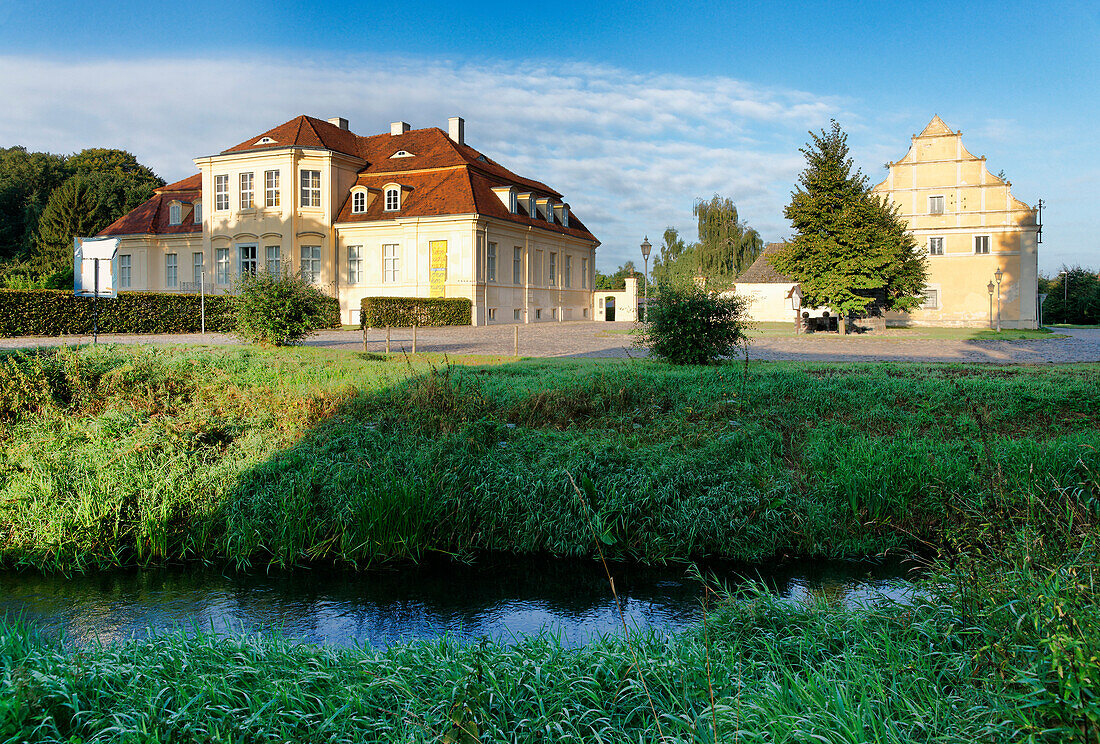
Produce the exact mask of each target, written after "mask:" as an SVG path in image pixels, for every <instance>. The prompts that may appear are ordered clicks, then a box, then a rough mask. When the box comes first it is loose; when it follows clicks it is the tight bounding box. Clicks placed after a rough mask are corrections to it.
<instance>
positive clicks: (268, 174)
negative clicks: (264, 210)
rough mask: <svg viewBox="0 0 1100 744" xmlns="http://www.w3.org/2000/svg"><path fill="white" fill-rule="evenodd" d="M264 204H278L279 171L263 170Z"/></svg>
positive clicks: (275, 205)
mask: <svg viewBox="0 0 1100 744" xmlns="http://www.w3.org/2000/svg"><path fill="white" fill-rule="evenodd" d="M264 205H265V206H268V207H277V206H279V171H277V170H270V171H264Z"/></svg>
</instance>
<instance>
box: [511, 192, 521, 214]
mask: <svg viewBox="0 0 1100 744" xmlns="http://www.w3.org/2000/svg"><path fill="white" fill-rule="evenodd" d="M508 211H509V212H511V213H512V214H516V213H517V212H519V195H517V194H516V192H514V191H509V192H508Z"/></svg>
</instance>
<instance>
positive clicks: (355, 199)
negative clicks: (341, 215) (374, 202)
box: [351, 191, 367, 214]
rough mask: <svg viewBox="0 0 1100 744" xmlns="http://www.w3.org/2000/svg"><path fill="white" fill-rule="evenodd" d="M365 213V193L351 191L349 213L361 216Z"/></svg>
mask: <svg viewBox="0 0 1100 744" xmlns="http://www.w3.org/2000/svg"><path fill="white" fill-rule="evenodd" d="M366 211H367V192H366V191H353V192H351V213H352V214H363V213H364V212H366Z"/></svg>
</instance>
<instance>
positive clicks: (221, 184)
mask: <svg viewBox="0 0 1100 744" xmlns="http://www.w3.org/2000/svg"><path fill="white" fill-rule="evenodd" d="M214 211H215V212H227V211H229V174H227V173H219V174H218V175H216V176H214Z"/></svg>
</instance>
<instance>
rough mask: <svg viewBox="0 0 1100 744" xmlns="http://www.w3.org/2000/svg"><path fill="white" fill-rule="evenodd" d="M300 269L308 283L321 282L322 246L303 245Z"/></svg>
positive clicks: (300, 254)
mask: <svg viewBox="0 0 1100 744" xmlns="http://www.w3.org/2000/svg"><path fill="white" fill-rule="evenodd" d="M298 256H299V260H298V267H299V269H300V270H301V272H302V278H303V279H305V280H306V281H307V282H319V281H321V246H319V245H303V246H302V247H301V248H300V249H299V253H298Z"/></svg>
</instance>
